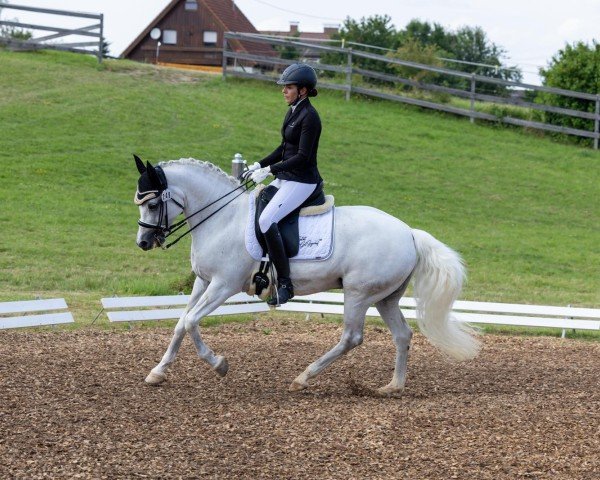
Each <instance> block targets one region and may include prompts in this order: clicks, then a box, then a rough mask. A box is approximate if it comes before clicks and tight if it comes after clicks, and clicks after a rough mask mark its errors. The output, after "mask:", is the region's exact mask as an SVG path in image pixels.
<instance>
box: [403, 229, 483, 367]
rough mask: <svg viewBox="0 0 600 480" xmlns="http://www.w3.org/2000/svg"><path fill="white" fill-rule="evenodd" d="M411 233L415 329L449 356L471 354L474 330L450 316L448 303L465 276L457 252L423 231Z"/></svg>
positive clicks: (475, 343) (474, 346)
mask: <svg viewBox="0 0 600 480" xmlns="http://www.w3.org/2000/svg"><path fill="white" fill-rule="evenodd" d="M412 234H413V238H414V240H415V246H416V249H417V266H416V268H415V272H414V275H413V282H414V294H415V298H416V301H417V323H418V325H419V329H420V330H421V332H422V333H423V334H424V335H425V336H426V337H427V339H428V340H429V341H430V342H431V343H432V344H433V345H435V346H436V347H438V348H439V349H440V350H442V351H443V352H444V353H446V354H448V355H449V356H451V357H452V358H454V359H456V360H467V359H470V358H473V357H475V356H476V355H477V353H478V352H479V341H478V340H477V338H476V332H475V330H473V329H472V328H471V327H470V326H468V325H466V324H463V323H461V322H457V321H455V320H454V319H453V315H452V305H453V304H454V301H455V300H456V299H457V298H458V295H459V294H460V291H461V290H462V286H463V282H464V280H465V278H466V270H465V267H464V265H463V262H462V259H461V258H460V255H459V254H458V253H456V252H455V251H454V250H452V249H451V248H450V247H448V246H446V245H444V244H443V243H442V242H440V241H439V240H437V239H435V238H434V237H433V236H432V235H430V234H429V233H427V232H424V231H422V230H412Z"/></svg>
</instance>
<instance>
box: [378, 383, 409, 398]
mask: <svg viewBox="0 0 600 480" xmlns="http://www.w3.org/2000/svg"><path fill="white" fill-rule="evenodd" d="M403 391H404V388H402V387H397V386H395V385H386V386H385V387H381V388H378V389H377V395H378V396H380V397H395V396H399V395H401V394H402V392H403Z"/></svg>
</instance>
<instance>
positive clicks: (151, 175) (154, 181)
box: [146, 162, 161, 189]
mask: <svg viewBox="0 0 600 480" xmlns="http://www.w3.org/2000/svg"><path fill="white" fill-rule="evenodd" d="M146 172H148V180H150V184H151V185H153V186H154V187H155V188H157V189H160V184H161V181H160V178H158V173H156V169H155V168H154V167H153V166H152V164H151V163H150V162H146Z"/></svg>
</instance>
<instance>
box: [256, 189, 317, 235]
mask: <svg viewBox="0 0 600 480" xmlns="http://www.w3.org/2000/svg"><path fill="white" fill-rule="evenodd" d="M270 185H273V186H275V187H277V188H279V190H278V191H277V193H276V194H275V196H274V197H273V200H271V201H270V202H269V204H268V205H267V206H266V207H265V209H264V210H263V212H262V213H261V214H260V218H259V219H258V225H259V226H260V231H261V232H262V233H265V232H266V231H267V230H268V229H269V227H270V226H271V225H273V224H274V223H278V222H279V221H280V220H281V219H283V218H284V217H285V216H286V215H288V214H289V213H290V212H292V211H293V210H295V209H296V208H298V207H299V206H300V205H302V202H304V201H305V200H306V199H307V198H308V197H310V195H311V193H313V192H314V191H315V188H316V186H317V184H316V183H300V182H292V181H290V180H280V179H278V178H276V179H275V180H273V181H272V182H271V183H270Z"/></svg>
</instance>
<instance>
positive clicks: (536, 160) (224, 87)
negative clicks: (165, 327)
mask: <svg viewBox="0 0 600 480" xmlns="http://www.w3.org/2000/svg"><path fill="white" fill-rule="evenodd" d="M0 92H1V94H0V127H1V134H0V167H1V168H0V181H1V184H2V187H1V192H2V194H1V204H2V214H1V215H0V227H1V231H2V234H3V239H2V242H0V271H1V272H2V275H1V276H0V300H14V299H22V298H31V296H34V295H41V296H45V297H46V296H50V295H55V294H56V295H61V296H64V297H66V298H67V301H68V302H69V304H70V305H73V306H74V308H75V309H80V310H81V311H85V312H87V313H90V312H92V311H93V310H94V309H95V310H96V311H97V310H99V303H98V300H99V298H100V297H101V296H110V295H126V294H158V293H172V292H178V291H179V290H180V289H181V288H182V285H185V283H186V281H187V279H188V276H189V271H190V267H189V241H187V240H186V241H185V242H181V244H179V245H178V246H177V247H176V248H174V249H172V250H170V251H168V252H163V251H153V252H149V253H145V252H142V251H141V250H139V249H138V248H137V247H136V245H135V234H136V231H137V225H136V220H137V218H138V212H137V207H135V205H134V204H133V202H132V198H133V194H134V192H135V185H136V180H137V176H138V175H137V173H136V170H135V167H134V164H133V161H132V158H131V153H132V152H136V153H137V154H138V155H140V156H141V157H142V158H144V159H148V160H150V161H152V162H157V161H160V160H168V159H176V158H180V157H190V156H191V157H195V158H198V159H202V160H208V161H211V162H213V163H215V164H217V165H219V166H221V167H222V168H223V169H225V170H226V171H229V170H230V162H231V158H232V157H233V154H234V153H236V152H242V153H243V155H244V157H245V158H247V159H248V160H250V161H252V162H253V161H256V160H258V159H260V158H261V157H262V156H264V155H265V154H267V153H269V152H270V151H271V150H272V149H273V148H274V147H275V146H276V145H277V144H278V142H279V128H280V124H281V120H282V118H283V115H284V114H285V104H284V103H283V100H282V98H281V95H280V93H279V88H278V87H276V86H274V85H267V84H263V83H258V82H251V81H241V80H230V79H228V80H227V81H225V82H224V81H222V79H221V77H219V76H210V75H202V74H197V73H190V72H182V71H177V70H170V69H156V68H154V67H151V66H144V65H138V64H134V63H130V62H125V61H107V62H106V63H105V64H103V65H102V66H99V65H97V63H96V61H95V59H93V58H91V57H86V56H81V55H75V54H66V53H58V52H38V53H10V52H6V51H2V50H0ZM314 103H315V105H316V106H317V108H318V110H319V112H320V114H321V118H322V121H323V124H324V131H323V135H322V139H321V148H320V151H319V155H320V156H319V166H320V170H321V172H322V175H323V177H324V178H325V179H326V182H327V184H326V189H327V191H328V193H332V194H333V195H335V197H336V203H337V204H338V205H351V204H366V205H372V206H375V207H378V208H381V209H383V210H385V211H387V212H389V213H391V214H393V215H395V216H397V217H399V218H401V219H402V220H404V221H405V222H407V223H408V224H409V225H411V226H412V227H414V228H420V229H423V230H427V231H429V232H430V233H432V234H433V235H434V236H436V237H437V238H439V239H440V240H442V241H443V242H445V243H447V244H448V245H450V246H451V247H453V248H454V249H456V250H458V251H459V252H461V254H462V255H463V256H464V258H465V260H466V263H467V266H468V269H469V283H468V285H467V287H466V289H465V291H464V294H463V298H465V299H477V300H488V301H511V302H526V303H549V304H556V305H565V304H572V305H578V306H598V305H600V275H599V274H598V273H599V272H598V265H599V264H600V248H599V244H600V229H599V227H600V221H599V217H600V215H599V210H600V207H599V200H598V198H599V195H598V194H599V193H600V192H599V185H600V174H599V166H600V165H599V162H600V154H599V153H598V152H596V151H593V150H589V149H583V148H577V147H573V146H567V145H561V144H557V143H553V142H551V141H549V140H547V139H544V138H539V137H537V136H535V135H534V134H530V133H527V132H523V131H519V130H511V129H506V128H501V127H494V126H491V125H489V124H485V125H484V124H481V125H480V124H470V123H469V122H468V120H465V119H461V118H454V117H452V116H447V115H442V114H438V113H433V112H429V111H423V110H419V109H415V108H412V107H407V106H402V105H399V104H394V103H389V102H383V101H372V100H366V99H361V98H353V99H352V101H350V102H345V101H344V100H343V97H342V95H341V94H339V93H337V92H327V91H322V92H321V93H320V94H319V97H318V98H316V99H315V101H314Z"/></svg>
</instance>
